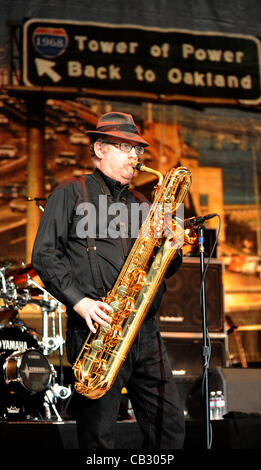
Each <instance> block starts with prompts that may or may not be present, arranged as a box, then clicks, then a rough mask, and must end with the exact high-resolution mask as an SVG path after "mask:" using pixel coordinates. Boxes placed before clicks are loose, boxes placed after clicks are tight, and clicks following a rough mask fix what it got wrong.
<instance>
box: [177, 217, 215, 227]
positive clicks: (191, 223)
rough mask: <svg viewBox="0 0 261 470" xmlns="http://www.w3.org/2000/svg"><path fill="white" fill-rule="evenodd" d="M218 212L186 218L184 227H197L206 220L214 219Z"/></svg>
mask: <svg viewBox="0 0 261 470" xmlns="http://www.w3.org/2000/svg"><path fill="white" fill-rule="evenodd" d="M216 215H217V214H208V215H204V216H203V217H200V216H199V217H190V218H189V219H185V220H184V228H189V227H195V226H197V225H201V224H203V223H204V222H205V220H209V219H212V218H213V217H216Z"/></svg>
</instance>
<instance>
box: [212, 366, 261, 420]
mask: <svg viewBox="0 0 261 470" xmlns="http://www.w3.org/2000/svg"><path fill="white" fill-rule="evenodd" d="M209 377H210V378H209V388H210V391H212V390H213V391H215V390H222V391H223V393H224V396H225V413H228V412H230V411H239V412H243V413H259V414H260V413H261V369H255V368H247V369H240V368H233V367H231V368H221V367H218V368H216V369H213V370H211V371H210V374H209Z"/></svg>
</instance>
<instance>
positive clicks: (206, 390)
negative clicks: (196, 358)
mask: <svg viewBox="0 0 261 470" xmlns="http://www.w3.org/2000/svg"><path fill="white" fill-rule="evenodd" d="M204 231H205V227H204V225H203V224H202V225H200V226H199V227H198V233H199V249H200V271H201V290H200V300H201V314H202V332H203V346H202V360H203V382H202V392H203V399H204V425H205V440H206V447H207V449H210V447H211V442H210V441H211V435H210V434H211V433H210V410H209V377H208V368H209V353H210V351H209V345H208V341H207V315H206V291H205V276H204V271H205V261H204Z"/></svg>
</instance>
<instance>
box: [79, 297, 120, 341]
mask: <svg viewBox="0 0 261 470" xmlns="http://www.w3.org/2000/svg"><path fill="white" fill-rule="evenodd" d="M73 308H74V310H75V311H76V312H77V313H78V314H79V315H80V316H81V317H82V318H83V319H84V320H85V321H86V323H87V325H88V327H89V328H90V330H91V331H92V332H93V333H96V329H95V327H94V325H93V322H97V323H99V324H100V325H103V326H107V325H108V323H110V322H111V317H110V316H109V315H107V314H106V313H105V312H108V313H112V311H113V310H112V308H111V307H110V305H108V304H106V303H105V302H102V301H100V300H93V299H90V298H89V297H83V299H81V300H80V301H79V302H77V304H75V305H74V307H73Z"/></svg>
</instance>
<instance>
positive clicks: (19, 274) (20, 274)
mask: <svg viewBox="0 0 261 470" xmlns="http://www.w3.org/2000/svg"><path fill="white" fill-rule="evenodd" d="M28 274H29V276H30V277H31V278H32V279H34V278H35V277H37V273H36V271H35V270H34V268H33V266H32V265H31V264H27V265H25V266H22V267H21V268H16V269H14V270H12V271H9V272H7V273H6V275H5V278H6V279H9V278H10V277H12V278H13V281H14V283H15V284H16V285H20V284H22V283H26V282H27V275H28Z"/></svg>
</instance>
